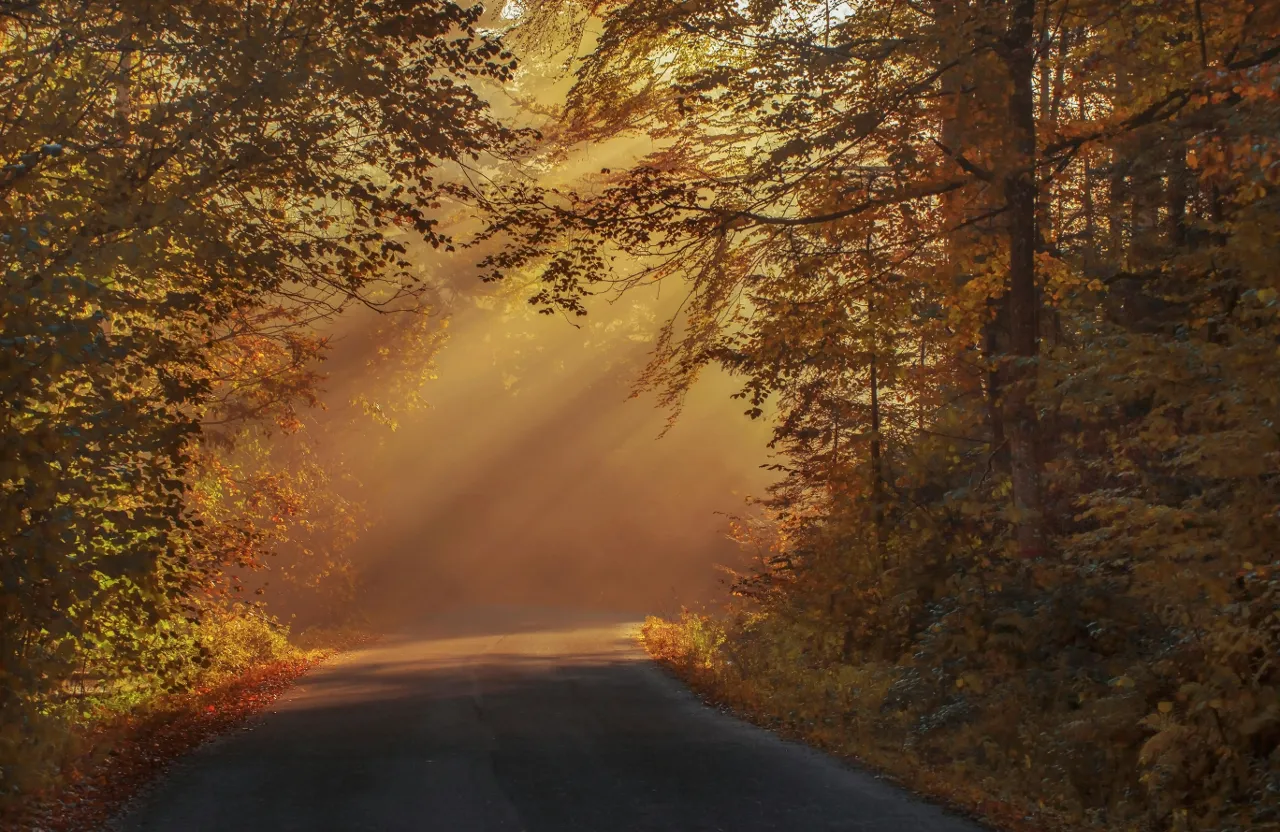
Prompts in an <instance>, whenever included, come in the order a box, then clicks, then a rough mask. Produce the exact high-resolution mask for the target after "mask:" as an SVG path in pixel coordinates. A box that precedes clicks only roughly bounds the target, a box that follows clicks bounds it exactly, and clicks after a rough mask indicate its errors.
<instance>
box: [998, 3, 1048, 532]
mask: <svg viewBox="0 0 1280 832" xmlns="http://www.w3.org/2000/svg"><path fill="white" fill-rule="evenodd" d="M1035 9H1036V3H1035V0H1017V2H1016V3H1015V4H1014V6H1013V10H1012V19H1011V20H1010V23H1009V29H1008V39H1007V41H1006V44H1005V46H1006V48H1005V49H1004V54H1003V56H1002V57H1003V58H1004V62H1005V65H1006V67H1007V68H1008V72H1009V80H1010V82H1011V87H1012V88H1011V90H1010V93H1009V113H1008V116H1009V135H1010V138H1011V141H1010V151H1011V153H1010V154H1009V159H1008V164H1007V167H1006V169H1005V175H1004V188H1005V198H1006V200H1007V202H1008V233H1009V285H1008V292H1007V295H1006V303H1007V309H1008V314H1009V348H1010V349H1009V352H1010V358H1011V360H1010V362H1009V364H1008V368H1007V371H1006V372H1007V378H1008V385H1007V387H1006V389H1005V391H1004V417H1005V430H1006V431H1007V432H1008V439H1009V466H1010V474H1011V479H1012V481H1013V504H1014V509H1015V514H1016V522H1017V538H1018V548H1019V550H1020V551H1021V553H1022V556H1023V557H1025V558H1034V557H1039V556H1041V555H1043V554H1044V549H1045V536H1044V513H1043V506H1042V503H1041V482H1040V480H1041V477H1040V460H1039V448H1038V446H1039V442H1038V439H1039V424H1038V418H1037V414H1036V408H1035V404H1034V401H1033V398H1032V397H1033V394H1034V392H1035V385H1036V379H1037V375H1038V359H1039V351H1040V338H1039V331H1038V326H1037V318H1038V309H1037V306H1038V301H1037V295H1036V243H1037V237H1036V203H1037V195H1038V189H1037V185H1036V172H1035V157H1036V115H1035V98H1034V90H1033V85H1032V78H1033V73H1034V72H1035V62H1036V57H1035V43H1034V38H1035Z"/></svg>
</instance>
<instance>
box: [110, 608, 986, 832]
mask: <svg viewBox="0 0 1280 832" xmlns="http://www.w3.org/2000/svg"><path fill="white" fill-rule="evenodd" d="M413 629H414V632H412V633H411V634H409V635H405V636H400V637H397V638H391V639H387V640H386V641H384V642H382V643H381V644H380V645H378V646H377V647H375V648H374V649H369V650H364V651H361V652H358V653H353V654H349V655H347V656H345V657H343V658H342V659H340V660H338V661H336V662H335V663H333V664H331V665H329V666H326V667H323V668H321V669H319V670H318V671H316V672H314V673H312V674H310V675H308V676H307V677H305V678H304V680H303V681H302V683H301V684H299V685H298V686H297V687H296V688H295V689H294V690H292V691H291V692H290V693H288V694H286V696H285V697H283V698H282V699H281V700H279V701H278V702H277V703H276V705H275V707H274V708H273V709H272V711H271V712H269V713H267V714H264V715H262V716H260V717H258V718H257V719H256V720H255V721H254V722H252V723H250V725H249V726H247V727H246V729H245V730H242V731H239V732H237V733H235V734H233V735H231V736H228V737H225V738H222V739H220V740H218V741H216V742H214V743H212V744H210V745H208V746H205V747H204V748H202V749H201V750H199V751H198V752H196V753H195V754H193V755H191V756H190V757H189V758H187V759H186V760H184V761H182V762H181V763H179V764H178V765H177V766H176V767H175V768H174V769H173V771H171V772H170V774H169V776H168V777H167V778H166V779H165V780H164V781H163V782H162V783H160V784H159V785H158V786H157V787H156V788H155V789H154V790H153V791H152V792H151V793H149V794H148V795H146V796H144V797H143V798H142V799H141V800H140V801H139V802H138V803H137V804H136V805H135V806H134V808H133V810H132V811H131V813H130V814H129V815H127V816H126V817H124V818H123V819H121V820H120V821H119V822H117V824H115V828H117V829H122V830H127V832H141V830H172V831H173V832H202V831H203V830H209V832H233V830H244V832H257V830H261V831H262V832H267V831H268V830H270V832H282V831H283V830H334V831H335V832H339V831H341V832H357V831H358V830H378V832H384V831H385V832H392V831H393V830H395V831H396V832H398V831H399V830H422V832H437V831H438V832H473V831H474V832H642V831H643V832H694V831H695V830H696V831H697V832H703V831H704V830H705V832H765V830H770V832H774V831H775V830H776V831H777V832H810V830H813V832H818V831H819V830H821V832H834V830H842V832H843V831H844V830H847V831H848V832H854V830H857V832H908V831H910V832H924V830H929V832H977V830H978V827H976V826H974V825H972V824H970V823H968V822H966V821H963V820H960V819H957V818H955V817H952V816H949V815H947V814H945V813H944V812H942V811H941V810H940V809H938V808H936V807H933V806H930V805H927V804H925V803H922V802H920V801H918V800H916V799H914V798H912V797H911V796H909V795H907V794H905V793H903V792H901V791H899V790H897V789H894V788H893V787H891V786H889V785H887V784H885V783H884V782H882V781H879V780H877V779H875V778H874V777H872V776H870V775H868V774H865V773H863V772H860V771H856V770H853V769H851V768H848V767H846V766H844V765H841V764H840V763H838V762H836V761H834V760H832V759H831V758H829V757H826V756H824V755H822V754H819V753H817V752H815V751H812V750H810V749H807V748H804V747H802V746H799V745H796V744H793V743H788V742H784V741H782V740H780V739H778V738H777V737H775V736H774V735H773V734H771V733H769V732H767V731H762V730H759V729H757V728H754V727H751V726H749V725H746V724H744V723H742V722H739V721H737V720H735V719H732V718H730V717H728V716H725V715H724V714H722V713H720V712H718V711H716V710H715V709H713V708H709V707H707V706H705V705H703V704H702V703H701V702H699V701H698V700H697V699H696V698H695V697H694V696H693V695H691V694H690V693H689V692H688V691H687V690H685V689H684V688H683V687H682V686H681V685H680V684H679V683H677V682H676V681H675V680H673V679H672V678H670V677H669V676H668V675H667V674H665V673H664V672H663V671H661V670H660V669H659V668H657V667H655V666H654V665H653V664H651V663H650V662H648V661H646V660H645V658H644V656H643V654H642V653H641V651H640V650H638V648H637V647H636V646H635V642H634V637H633V636H634V632H635V624H634V623H627V622H624V621H620V620H618V619H609V618H606V617H601V616H594V617H592V616H585V615H581V614H566V613H556V614H549V613H547V612H533V611H527V610H525V611H520V610H473V611H470V612H469V613H466V614H457V613H455V614H452V615H449V616H445V617H442V618H439V619H437V620H435V621H433V622H430V623H428V624H424V625H423V626H421V627H417V628H413Z"/></svg>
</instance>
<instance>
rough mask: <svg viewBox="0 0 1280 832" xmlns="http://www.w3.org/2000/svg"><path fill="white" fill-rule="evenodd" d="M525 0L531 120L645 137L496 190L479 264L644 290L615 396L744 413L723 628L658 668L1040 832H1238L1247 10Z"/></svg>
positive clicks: (1271, 202)
mask: <svg viewBox="0 0 1280 832" xmlns="http://www.w3.org/2000/svg"><path fill="white" fill-rule="evenodd" d="M527 14H528V17H529V19H528V21H527V23H526V24H525V25H528V26H530V27H532V28H531V29H530V31H540V30H541V29H544V28H546V27H552V28H553V29H555V30H556V31H560V32H568V33H570V34H572V33H573V32H574V31H577V32H580V33H582V32H591V33H594V34H593V36H592V37H584V40H583V45H582V48H581V52H580V53H579V54H577V55H576V57H575V55H574V54H570V57H569V60H570V61H571V63H572V64H573V66H574V69H575V73H576V74H575V78H576V83H575V88H574V91H573V93H572V94H571V95H570V98H569V103H568V107H567V109H566V112H565V114H564V120H565V122H566V124H567V125H568V126H567V127H566V128H565V130H564V137H565V138H566V139H567V140H570V141H578V140H584V139H592V140H602V141H603V140H616V139H617V137H618V136H619V135H620V134H621V135H640V136H646V137H649V138H651V140H652V145H651V146H652V147H653V150H652V152H651V153H649V155H647V156H645V157H644V158H642V159H640V160H639V162H638V163H636V164H635V165H632V166H630V167H629V168H628V169H626V170H621V171H602V172H601V173H600V174H598V175H596V176H593V177H591V178H589V180H588V181H585V182H583V183H579V184H578V185H577V186H575V187H572V188H571V187H560V186H554V187H553V186H541V185H539V184H537V183H533V184H527V185H522V186H520V187H517V188H513V189H510V190H508V191H507V192H505V193H502V194H495V195H494V197H493V199H494V202H495V204H497V205H499V206H500V207H502V208H503V209H504V211H503V213H502V215H501V216H500V217H499V218H498V219H497V220H495V222H494V223H493V224H492V226H491V228H490V234H491V235H493V236H494V237H495V238H501V239H505V240H507V241H509V242H508V245H506V246H505V247H504V248H502V249H501V250H499V251H498V252H497V253H495V254H493V255H492V256H491V257H490V258H489V260H488V264H487V265H488V267H489V269H490V277H492V278H495V279H500V278H503V277H504V276H505V275H507V274H509V273H522V272H523V271H525V270H528V269H531V268H536V269H538V270H539V273H540V275H541V277H542V286H543V291H542V292H541V293H540V295H539V296H538V297H537V298H535V300H536V301H537V302H539V303H541V304H544V305H547V306H548V307H549V308H554V307H559V308H561V309H564V310H566V311H570V312H574V313H581V312H582V311H583V310H584V306H583V299H584V298H585V297H586V296H587V295H589V294H591V293H594V292H598V291H602V290H605V289H608V288H609V287H613V286H617V285H623V286H629V285H636V284H639V283H641V282H645V281H652V280H668V281H670V280H676V281H680V282H681V284H682V285H683V287H684V288H685V290H686V291H687V298H686V301H685V304H684V307H683V311H682V314H681V315H680V316H678V317H677V318H674V319H673V320H672V321H671V323H670V325H669V327H668V329H667V331H666V334H665V337H664V338H663V339H662V340H661V341H660V343H659V345H658V350H657V352H656V354H655V357H654V362H653V364H652V365H651V366H650V370H649V372H648V374H647V376H646V381H647V382H649V383H650V384H653V385H655V386H658V387H660V388H663V389H665V390H666V391H667V394H668V401H669V402H671V403H678V402H679V400H680V396H681V395H682V393H683V391H684V390H686V389H687V388H688V386H689V385H690V384H692V383H693V381H694V380H695V379H696V378H697V375H698V372H699V371H700V369H701V368H702V367H704V366H706V365H708V364H710V363H719V364H721V365H722V366H724V367H726V368H728V369H729V370H731V371H732V372H734V373H736V374H737V375H738V376H739V377H740V378H741V379H742V389H741V392H740V398H742V399H743V401H744V403H745V405H746V407H747V412H748V414H749V415H750V416H753V417H757V418H758V417H762V416H764V415H765V414H766V413H767V412H768V411H769V409H770V408H772V409H773V411H774V412H776V413H777V422H776V430H775V434H774V447H775V449H776V450H777V451H778V465H777V469H778V472H779V476H780V478H779V481H778V484H777V485H776V486H775V488H774V489H773V490H772V492H771V494H770V496H769V499H767V500H766V501H765V502H764V505H763V506H762V509H763V512H764V517H763V523H764V525H765V532H766V533H767V534H766V537H767V540H766V541H765V547H764V553H763V556H762V558H761V562H760V567H759V569H758V570H756V571H755V572H754V573H752V574H748V575H744V576H742V577H741V580H740V581H739V583H738V591H739V593H740V595H741V597H742V599H743V600H742V601H741V606H739V607H737V608H735V609H734V610H732V611H731V612H730V614H729V615H728V617H727V618H726V620H725V621H723V622H720V623H717V622H709V621H706V620H704V619H701V618H689V617H686V618H685V619H684V620H683V622H682V623H681V624H680V625H679V627H678V629H675V630H671V629H664V628H661V627H659V626H658V625H651V628H650V631H651V640H650V643H651V644H656V645H657V646H656V648H655V649H656V650H657V651H658V653H659V654H660V655H665V654H668V653H671V654H674V655H678V656H680V657H682V658H681V661H686V662H688V663H689V664H690V665H691V666H693V667H697V668H703V670H702V671H698V673H701V674H703V675H706V674H710V678H712V679H713V680H714V681H715V682H716V684H717V685H719V686H720V687H721V689H722V690H724V691H727V693H726V695H728V696H729V697H730V698H731V699H732V700H733V701H737V702H740V703H746V705H747V706H748V707H755V708H758V709H759V710H761V711H762V712H764V713H766V714H769V715H773V716H776V717H777V718H778V719H781V720H783V721H785V722H787V723H788V724H791V725H793V726H797V727H799V728H801V729H802V730H804V731H805V732H806V733H807V734H808V735H809V736H814V737H819V738H822V737H834V738H837V739H838V741H839V742H840V743H844V747H846V748H851V747H854V746H855V745H856V744H857V743H866V745H867V748H868V752H869V753H870V752H872V751H874V749H876V748H879V747H883V748H896V749H898V750H897V751H896V752H895V754H896V756H891V757H889V758H887V759H891V760H897V761H898V763H902V761H904V760H907V761H910V764H911V765H916V766H919V767H920V768H921V769H922V770H932V771H941V770H943V769H947V768H950V769H952V770H953V771H957V772H963V775H962V779H966V780H967V781H968V782H969V783H970V784H972V785H974V786H977V787H980V788H981V789H985V790H987V791H988V792H989V793H990V794H995V795H999V796H1001V797H1003V798H1005V799H1007V800H1008V801H1011V802H1014V803H1024V804H1029V805H1031V806H1033V807H1034V806H1036V805H1037V804H1038V803H1039V802H1040V801H1043V804H1044V807H1045V808H1044V809H1043V811H1044V812H1046V813H1048V814H1053V815H1057V816H1059V817H1061V818H1064V819H1067V820H1068V821H1070V822H1072V823H1077V824H1082V825H1092V826H1094V827H1097V828H1107V829H1120V828H1144V829H1206V830H1208V829H1223V828H1249V827H1253V828H1265V824H1270V823H1274V822H1275V821H1276V819H1277V813H1280V699H1278V698H1277V697H1280V675H1277V674H1278V673H1280V666H1278V665H1277V664H1276V661H1275V656H1277V655H1280V642H1278V641H1277V633H1278V631H1277V629H1276V622H1277V621H1280V606H1278V604H1280V596H1277V593H1276V581H1277V580H1278V578H1277V576H1276V573H1277V569H1280V561H1278V560H1277V557H1276V552H1275V545H1274V541H1275V540H1276V537H1277V532H1280V528H1278V526H1277V524H1278V523H1280V513H1278V512H1277V506H1280V480H1278V479H1277V477H1276V475H1275V472H1276V471H1277V470H1280V469H1278V468H1277V463H1278V462H1280V456H1278V454H1280V433H1278V432H1277V429H1276V425H1277V423H1280V387H1277V375H1276V373H1275V372H1274V368H1275V365H1276V358H1277V344H1278V343H1280V304H1277V297H1278V292H1280V285H1278V284H1277V282H1276V281H1277V278H1276V273H1275V270H1274V266H1273V263H1274V261H1275V257H1276V254H1277V252H1280V233H1278V232H1280V226H1277V221H1276V217H1277V209H1280V61H1278V60H1277V59H1278V58H1280V11H1278V10H1277V7H1276V6H1275V4H1273V3H1261V2H1249V0H1222V2H1212V3H1210V2H1203V3H1201V2H1195V3H1190V2H1187V3H1182V2H1177V3H1173V2H1170V3H1164V2H1153V3H1124V4H1116V3H1102V2H1076V1H1075V0H1073V1H1072V2H1065V1H1064V0H1015V1H1014V2H995V0H933V1H931V2H922V3H859V2H849V3H842V2H832V3H827V2H808V0H786V2H758V3H756V2H752V3H737V2H730V1H729V0H704V1H703V2H690V3H681V4H670V3H659V2H651V1H650V0H617V2H599V3H596V2H593V3H580V2H573V1H572V0H563V1H562V2H550V1H549V2H546V3H541V4H539V3H532V4H529V6H528V10H527ZM566 19H569V20H574V21H577V24H576V26H577V28H576V29H575V27H574V26H566V24H564V23H563V21H564V20H566ZM572 48H577V47H576V46H574V47H572ZM631 264H636V265H635V266H634V267H632V265H631ZM717 628H722V629H723V631H724V635H723V639H724V641H723V643H721V644H720V645H719V646H718V647H715V648H714V649H712V648H710V647H708V645H709V644H714V643H715V641H716V639H718V638H719V637H716V639H712V640H710V641H709V640H708V636H707V635H706V634H707V633H710V632H715V631H716V629H717ZM708 651H710V652H708ZM708 665H709V669H708ZM698 673H695V674H694V675H695V676H697V675H698ZM833 741H835V740H833ZM904 752H905V753H904ZM886 753H887V752H886Z"/></svg>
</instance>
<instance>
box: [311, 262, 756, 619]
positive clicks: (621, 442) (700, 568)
mask: <svg viewBox="0 0 1280 832" xmlns="http://www.w3.org/2000/svg"><path fill="white" fill-rule="evenodd" d="M415 256H421V257H423V258H425V259H426V262H425V263H424V269H423V271H424V272H425V273H427V274H428V275H429V276H430V275H435V276H436V277H435V278H433V279H435V280H436V281H437V283H438V284H439V285H438V286H437V289H438V290H439V291H438V295H439V300H438V305H439V307H440V308H439V309H437V310H436V318H434V319H433V323H432V326H433V327H437V328H438V327H441V326H443V327H444V331H445V332H446V333H447V340H446V341H445V344H444V346H443V348H442V349H440V350H439V351H438V353H437V354H436V355H435V356H434V363H435V375H436V378H434V379H432V380H430V381H428V382H427V383H426V384H425V385H424V386H423V387H422V389H421V391H420V392H421V395H422V398H423V399H424V400H425V401H426V403H427V405H428V406H427V408H426V409H423V410H420V411H418V412H416V413H410V414H407V415H403V414H402V415H401V416H400V417H399V419H400V424H399V426H398V428H397V429H396V430H394V431H391V430H389V429H387V428H385V427H382V426H379V425H376V424H374V423H373V422H371V421H370V420H367V419H355V420H353V421H352V420H351V413H350V410H351V408H343V407H342V406H340V403H341V402H343V401H346V400H349V399H350V398H351V397H352V396H353V395H354V394H355V393H357V392H366V393H367V392H369V391H368V390H367V388H368V386H369V384H370V380H369V378H368V377H367V375H368V374H367V359H368V356H369V353H370V351H371V350H373V349H375V348H376V347H378V346H379V344H378V343H377V341H376V339H374V338H372V337H371V336H370V333H369V331H368V330H369V328H370V327H372V326H373V325H374V323H376V321H374V316H371V315H363V316H359V315H357V316H354V318H353V320H352V321H351V322H348V323H347V325H346V331H345V332H343V333H340V335H339V337H337V338H335V341H334V346H333V348H332V352H331V356H330V359H329V360H328V361H327V362H326V370H327V372H328V382H327V383H326V387H327V393H326V398H327V399H328V400H329V401H330V402H331V403H334V406H333V407H332V409H331V411H330V412H328V413H326V414H321V415H319V416H318V417H317V418H318V419H319V420H321V421H324V420H329V421H330V422H332V423H334V425H338V426H337V427H334V426H333V425H330V427H329V429H328V430H327V432H326V433H325V437H326V439H325V441H326V442H328V443H331V444H332V447H330V448H328V449H327V452H328V453H330V454H331V456H332V457H333V458H334V459H335V460H340V461H341V463H342V464H343V465H344V466H345V468H346V469H347V471H348V472H349V473H350V474H351V475H353V477H354V480H355V481H357V482H358V483H359V486H358V488H356V489H355V493H354V494H353V496H355V497H356V498H358V499H359V500H360V501H361V502H363V503H364V504H365V505H366V506H367V507H368V509H369V512H370V520H371V521H372V525H371V527H370V529H369V530H368V531H367V532H366V533H365V534H364V535H363V536H362V537H361V538H360V539H359V541H358V542H357V543H356V545H355V547H354V549H353V550H352V551H351V553H350V554H351V558H352V560H353V562H354V563H355V565H356V568H357V570H358V572H359V574H360V577H361V581H362V584H363V589H362V593H361V602H362V606H363V612H364V613H365V614H366V615H367V616H368V617H369V618H370V619H371V620H373V621H374V622H376V623H378V624H379V625H382V626H393V625H394V624H396V623H398V622H399V621H401V620H403V619H406V618H416V617H419V616H422V615H424V614H430V613H432V612H434V611H438V610H440V609H441V608H444V607H452V606H458V605H489V604H516V605H537V606H554V607H573V608H582V609H596V610H613V611H626V612H635V613H647V612H667V613H670V612H674V611H677V610H678V609H679V608H680V607H681V606H682V605H688V606H697V605H699V604H701V603H706V602H708V601H710V600H712V599H714V598H715V597H716V596H717V595H719V594H720V593H722V592H723V591H724V589H725V585H724V577H725V576H724V575H723V573H722V572H721V571H719V570H717V568H716V567H717V566H718V565H730V566H734V565H739V564H741V563H742V561H743V554H742V553H741V552H740V550H739V547H738V545H737V544H736V543H734V542H733V541H731V540H729V539H728V537H727V531H728V519H727V517H726V515H728V514H734V513H741V512H742V511H744V509H745V508H746V506H745V500H746V498H747V496H748V495H750V494H756V495H759V494H760V493H762V491H763V489H764V486H765V484H766V483H767V482H768V481H769V479H770V477H769V475H768V473H767V472H765V471H763V470H761V465H762V464H763V463H765V462H766V461H767V457H766V455H765V444H766V442H767V440H768V430H769V429H768V425H767V424H764V423H762V422H758V421H756V422H753V421H751V420H749V419H747V418H746V417H745V416H744V415H743V414H742V411H743V410H744V409H745V406H744V405H742V404H741V403H739V402H737V401H734V400H731V398H730V394H731V393H732V392H733V390H734V389H736V387H735V384H734V382H733V381H732V380H731V379H729V378H727V377H725V376H723V375H717V374H709V375H708V377H707V378H705V379H703V380H701V381H700V382H699V383H698V385H697V386H696V387H695V388H694V390H693V391H692V392H691V394H690V396H689V397H688V399H687V400H686V402H685V404H684V407H683V409H682V411H681V413H680V415H679V418H678V419H677V420H675V421H674V423H673V424H671V425H670V427H669V428H668V422H669V417H670V416H671V415H672V414H671V412H670V411H669V410H667V409H664V408H661V407H659V406H657V403H656V401H655V399H654V397H653V396H651V395H640V396H638V397H633V395H632V392H633V387H634V384H635V381H636V378H637V375H638V373H639V371H640V370H641V369H642V368H643V366H644V364H645V363H646V362H647V361H648V359H649V351H650V350H651V348H652V337H653V336H654V334H655V333H656V331H657V329H658V327H659V326H660V324H661V323H662V322H663V321H664V320H665V315H666V314H668V312H667V310H669V309H670V308H673V304H672V301H673V300H674V298H675V296H674V293H672V292H671V291H670V288H669V287H664V289H663V291H665V292H666V293H667V296H666V297H662V296H660V295H659V294H658V293H657V292H656V291H647V292H643V293H642V292H633V293H629V294H627V295H625V296H624V297H623V298H621V299H620V300H617V299H614V300H612V301H610V300H606V299H601V300H599V302H596V303H593V304H592V305H591V310H590V314H589V315H588V316H587V317H586V318H578V319H575V320H573V321H569V320H567V319H565V318H564V317H562V316H558V315H557V316H547V315H539V314H536V312H535V310H533V309H532V308H530V307H529V306H528V304H527V303H526V302H525V301H524V297H525V296H526V294H527V292H526V291H525V290H522V289H521V288H520V287H517V286H511V287H497V288H494V287H487V286H484V285H483V284H481V283H480V282H479V280H478V277H476V272H475V271H474V269H471V268H468V267H467V266H466V265H465V261H464V265H461V266H460V265H458V262H456V261H457V260H459V259H461V258H455V259H454V261H446V260H443V259H442V258H439V257H437V256H435V255H432V254H430V253H429V251H428V252H424V253H422V254H420V255H415ZM441 273H444V274H448V280H447V281H445V280H443V279H442V278H439V275H440V274H441ZM446 318H447V324H446V323H445V320H446ZM374 392H375V393H376V391H374Z"/></svg>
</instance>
